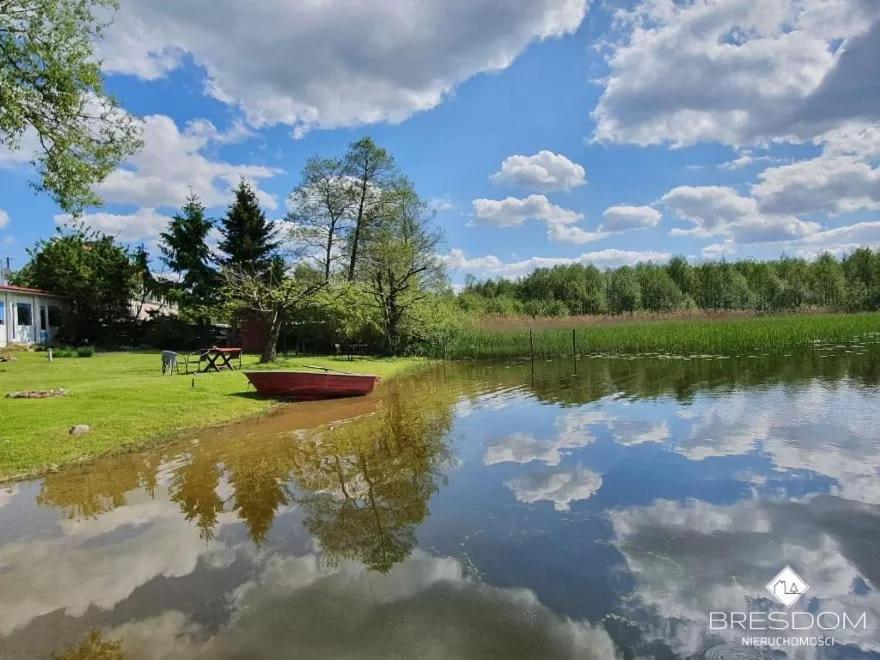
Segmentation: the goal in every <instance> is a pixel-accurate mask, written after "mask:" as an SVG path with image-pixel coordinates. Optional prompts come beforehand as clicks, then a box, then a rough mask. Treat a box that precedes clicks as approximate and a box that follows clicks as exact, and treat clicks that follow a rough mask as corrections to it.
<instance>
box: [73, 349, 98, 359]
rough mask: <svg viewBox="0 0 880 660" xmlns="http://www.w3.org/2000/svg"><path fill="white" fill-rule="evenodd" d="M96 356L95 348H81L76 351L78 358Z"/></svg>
mask: <svg viewBox="0 0 880 660" xmlns="http://www.w3.org/2000/svg"><path fill="white" fill-rule="evenodd" d="M94 355H95V348H94V346H80V347H79V348H77V349H76V357H81V358H90V357H92V356H94Z"/></svg>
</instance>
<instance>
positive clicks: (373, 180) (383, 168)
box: [341, 137, 411, 280]
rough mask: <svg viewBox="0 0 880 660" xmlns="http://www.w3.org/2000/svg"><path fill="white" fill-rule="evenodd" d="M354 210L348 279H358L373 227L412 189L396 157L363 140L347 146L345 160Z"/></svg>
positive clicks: (344, 170) (348, 193)
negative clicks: (400, 195)
mask: <svg viewBox="0 0 880 660" xmlns="http://www.w3.org/2000/svg"><path fill="white" fill-rule="evenodd" d="M341 181H342V182H343V184H344V186H345V190H346V193H345V195H346V196H347V197H349V204H350V208H351V224H352V226H351V230H350V232H349V235H348V241H347V245H346V253H347V254H348V279H349V280H354V279H355V278H356V277H357V268H358V265H359V260H360V258H361V242H362V241H363V240H364V238H365V236H364V234H365V233H366V232H368V231H370V229H371V227H372V226H373V225H375V224H376V223H377V222H379V221H380V220H382V219H384V218H385V217H386V211H387V207H388V205H389V203H390V204H392V205H393V204H394V200H395V199H396V198H397V197H398V191H400V190H401V189H402V190H403V191H404V193H406V191H407V190H408V189H409V188H410V187H411V186H410V184H409V182H408V181H406V179H405V178H404V177H403V176H402V175H401V174H400V171H399V170H398V169H397V164H396V163H395V162H394V156H392V155H391V154H390V153H389V152H388V151H386V150H385V149H383V148H382V147H380V146H379V145H377V144H376V143H375V142H374V141H373V139H372V138H370V137H364V138H361V139H360V140H357V141H356V142H352V143H351V144H350V145H349V146H348V151H347V152H346V154H345V156H344V157H343V159H342V179H341Z"/></svg>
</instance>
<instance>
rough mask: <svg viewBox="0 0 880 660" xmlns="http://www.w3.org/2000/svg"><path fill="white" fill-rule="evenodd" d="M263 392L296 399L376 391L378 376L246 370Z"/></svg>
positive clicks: (252, 382) (258, 388)
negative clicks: (374, 389)
mask: <svg viewBox="0 0 880 660" xmlns="http://www.w3.org/2000/svg"><path fill="white" fill-rule="evenodd" d="M245 376H247V378H248V380H249V381H250V382H251V384H252V385H253V386H254V388H255V389H256V390H257V392H259V393H260V394H263V395H265V396H277V397H290V398H294V399H309V400H312V399H339V398H343V397H349V396H364V395H365V394H369V393H370V392H372V391H373V388H374V387H375V386H376V383H377V382H378V380H379V378H378V376H370V375H360V374H331V373H308V372H301V371H246V372H245Z"/></svg>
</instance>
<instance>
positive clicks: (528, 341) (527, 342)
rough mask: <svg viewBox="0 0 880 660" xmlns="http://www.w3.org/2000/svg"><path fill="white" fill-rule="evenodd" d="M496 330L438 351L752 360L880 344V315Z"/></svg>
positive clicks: (466, 333)
mask: <svg viewBox="0 0 880 660" xmlns="http://www.w3.org/2000/svg"><path fill="white" fill-rule="evenodd" d="M535 325H536V326H537V327H531V328H528V327H499V328H492V327H491V326H489V325H488V324H487V323H486V322H485V320H484V321H483V322H482V323H481V324H479V325H474V326H473V327H471V328H469V329H466V330H463V331H462V332H460V333H458V334H457V335H455V336H453V337H452V338H450V339H449V340H448V341H447V342H446V343H445V344H443V345H437V346H434V347H433V348H432V354H433V357H438V358H446V359H480V360H482V359H489V360H491V359H505V358H516V357H529V356H532V355H533V356H535V357H543V358H547V357H555V356H564V355H572V354H573V353H577V354H588V353H626V354H634V353H663V354H676V355H744V354H745V355H747V354H751V353H756V352H758V353H765V352H774V351H782V350H788V349H792V348H795V347H815V346H817V345H819V344H837V343H852V342H859V341H872V342H877V341H880V313H874V312H871V313H861V314H805V315H801V314H797V315H789V316H760V317H751V318H736V317H734V318H730V317H727V318H700V319H675V320H657V321H654V320H644V321H642V322H640V323H634V322H632V321H628V322H621V323H616V324H614V323H595V324H592V325H586V326H582V327H576V328H564V327H563V328H560V327H552V326H551V327H541V325H540V321H539V322H538V323H537V324H535Z"/></svg>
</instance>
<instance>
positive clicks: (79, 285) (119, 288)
mask: <svg viewBox="0 0 880 660" xmlns="http://www.w3.org/2000/svg"><path fill="white" fill-rule="evenodd" d="M28 254H29V255H30V261H29V262H28V264H27V265H26V266H25V267H24V268H23V269H22V270H21V271H19V272H18V273H17V274H16V276H15V282H16V283H17V284H20V285H24V286H32V287H36V288H39V289H45V290H47V291H51V292H53V293H56V294H58V295H62V296H66V297H67V298H68V303H69V304H68V305H67V306H66V308H65V312H64V317H63V319H62V324H61V336H62V339H64V340H67V341H71V342H82V341H88V342H89V343H94V342H96V341H97V342H98V343H100V342H102V341H105V340H106V339H108V338H112V336H113V334H114V331H115V330H116V329H117V328H118V326H119V325H120V324H123V323H125V322H127V321H128V319H129V317H130V315H131V307H130V305H131V300H132V299H133V298H134V297H135V294H136V289H137V285H138V281H137V273H138V269H137V267H136V265H135V263H134V259H133V255H132V254H130V253H129V251H128V250H127V249H126V248H124V247H121V246H119V245H117V244H116V243H115V241H114V240H113V238H112V237H110V236H106V235H104V234H101V233H98V232H92V231H86V230H84V229H82V228H76V229H73V230H71V231H68V232H59V233H58V234H56V235H55V236H53V237H52V238H50V239H49V240H48V241H40V242H38V243H37V244H36V246H35V247H34V248H32V249H31V250H29V251H28Z"/></svg>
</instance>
